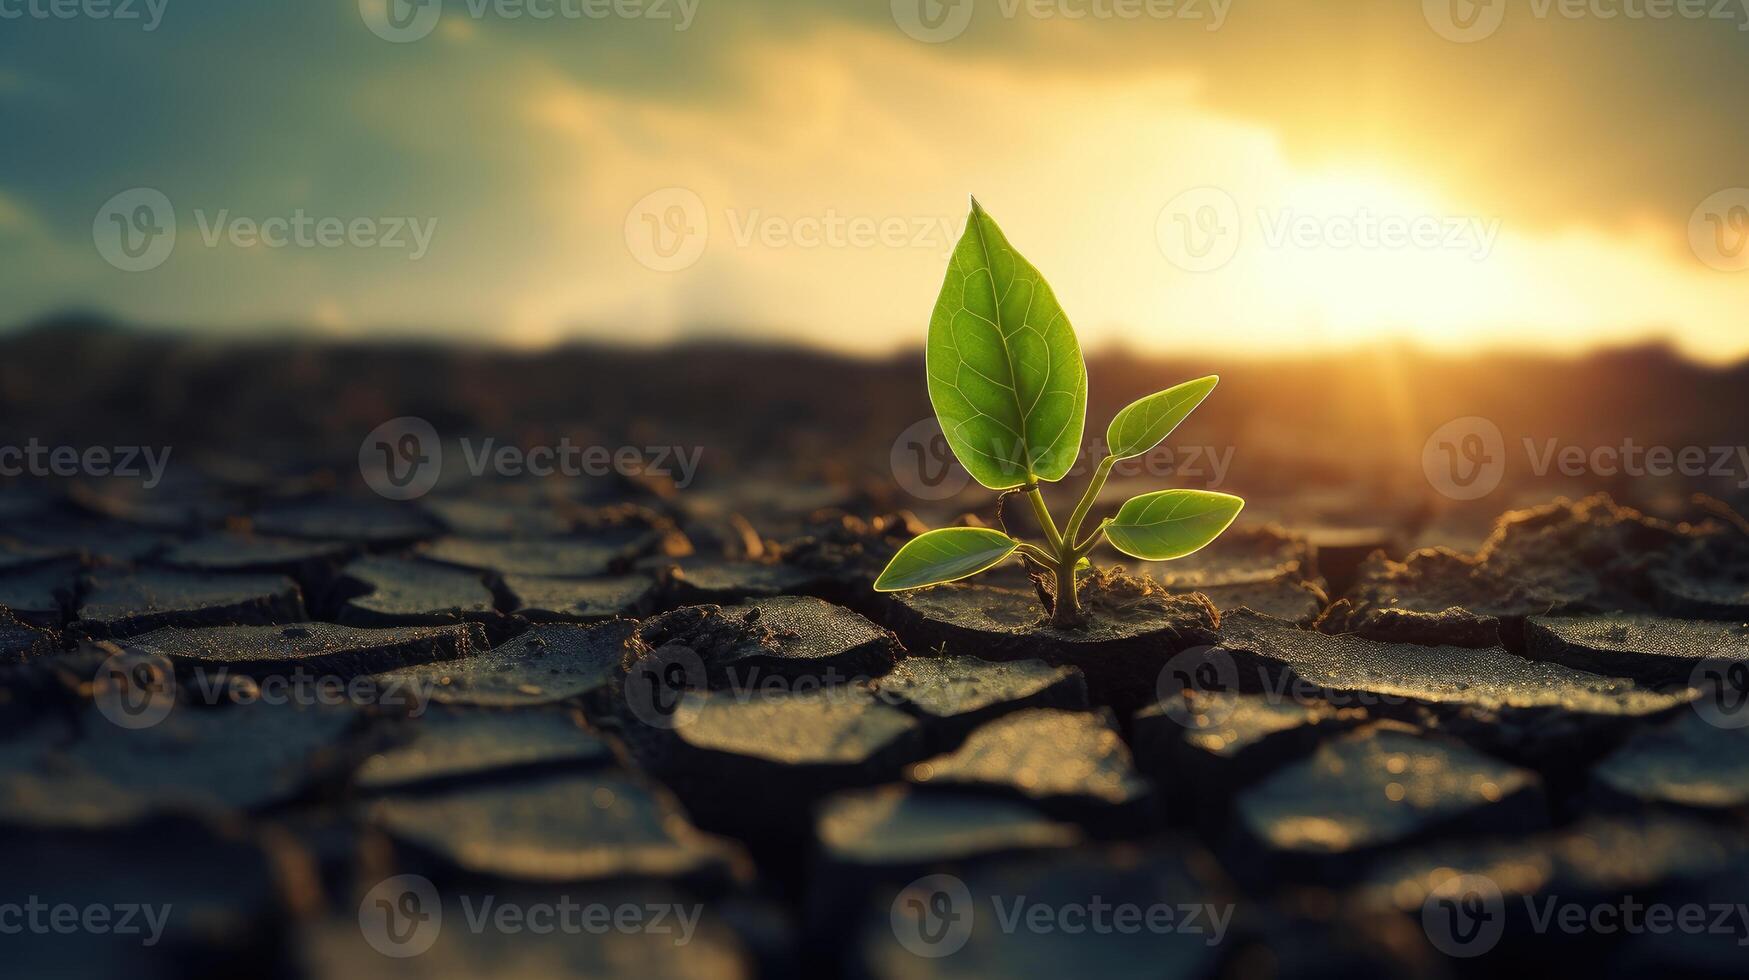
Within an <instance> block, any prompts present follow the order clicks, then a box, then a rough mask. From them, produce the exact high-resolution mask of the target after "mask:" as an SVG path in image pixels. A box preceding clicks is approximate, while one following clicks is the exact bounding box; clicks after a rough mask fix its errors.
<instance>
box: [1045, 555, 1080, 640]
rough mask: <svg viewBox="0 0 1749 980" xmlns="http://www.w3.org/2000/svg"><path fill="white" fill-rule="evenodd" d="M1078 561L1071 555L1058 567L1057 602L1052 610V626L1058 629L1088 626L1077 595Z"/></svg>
mask: <svg viewBox="0 0 1749 980" xmlns="http://www.w3.org/2000/svg"><path fill="white" fill-rule="evenodd" d="M1078 560H1079V559H1078V558H1076V557H1075V556H1074V555H1070V556H1069V557H1068V558H1065V559H1064V560H1063V562H1062V563H1061V564H1059V565H1057V597H1056V599H1057V601H1056V604H1055V606H1054V608H1052V609H1051V625H1052V626H1053V627H1056V628H1057V629H1074V628H1079V627H1081V626H1084V625H1086V620H1084V619H1082V618H1081V605H1080V599H1079V597H1078V596H1076V594H1075V563H1076V562H1077V561H1078Z"/></svg>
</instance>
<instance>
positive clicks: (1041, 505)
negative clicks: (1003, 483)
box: [1026, 486, 1063, 560]
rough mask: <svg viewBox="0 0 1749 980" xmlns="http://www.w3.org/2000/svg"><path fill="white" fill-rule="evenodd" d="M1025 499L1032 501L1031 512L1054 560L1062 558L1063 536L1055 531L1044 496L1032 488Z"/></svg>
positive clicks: (1036, 488)
mask: <svg viewBox="0 0 1749 980" xmlns="http://www.w3.org/2000/svg"><path fill="white" fill-rule="evenodd" d="M1026 499H1028V500H1030V501H1032V512H1033V513H1034V514H1035V515H1037V516H1038V524H1039V527H1040V528H1042V529H1043V530H1044V532H1045V540H1046V541H1048V542H1050V545H1051V555H1052V557H1053V558H1054V559H1057V560H1061V559H1062V557H1063V536H1062V534H1060V533H1058V531H1057V522H1056V521H1053V520H1051V512H1050V510H1049V509H1047V508H1046V507H1045V496H1044V494H1042V493H1039V492H1038V487H1036V486H1034V487H1033V488H1032V489H1031V490H1028V491H1027V492H1026Z"/></svg>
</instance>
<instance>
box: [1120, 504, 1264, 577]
mask: <svg viewBox="0 0 1749 980" xmlns="http://www.w3.org/2000/svg"><path fill="white" fill-rule="evenodd" d="M1244 509H1245V501H1243V500H1240V499H1239V498H1238V497H1235V496H1233V495H1232V494H1227V493H1214V492H1212V491H1209V490H1157V491H1155V492H1153V493H1144V494H1142V495H1141V496H1140V497H1131V498H1130V499H1129V500H1126V501H1124V505H1123V506H1122V507H1119V508H1118V510H1117V517H1115V518H1113V519H1112V521H1111V522H1110V523H1109V524H1107V525H1105V535H1106V537H1108V538H1110V539H1111V543H1112V544H1113V545H1114V546H1115V547H1116V548H1117V550H1119V551H1121V552H1123V553H1124V554H1126V555H1129V556H1130V557H1132V558H1142V559H1146V560H1148V561H1167V560H1169V559H1172V558H1183V557H1184V556H1185V555H1188V554H1191V553H1192V552H1195V551H1198V550H1200V549H1201V548H1202V546H1203V545H1206V544H1208V543H1209V542H1210V541H1213V540H1214V539H1216V538H1218V537H1220V536H1221V532H1222V531H1225V530H1226V529H1227V528H1228V527H1229V526H1231V525H1232V523H1233V519H1234V518H1236V517H1238V516H1239V511H1241V510H1244Z"/></svg>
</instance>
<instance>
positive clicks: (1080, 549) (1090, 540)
mask: <svg viewBox="0 0 1749 980" xmlns="http://www.w3.org/2000/svg"><path fill="white" fill-rule="evenodd" d="M1110 523H1111V518H1109V517H1107V518H1106V519H1105V520H1103V521H1100V522H1099V524H1098V525H1097V526H1096V527H1094V529H1093V530H1091V531H1089V532H1087V537H1086V538H1084V539H1082V541H1081V543H1080V544H1078V545H1076V546H1075V558H1076V559H1077V560H1079V559H1081V558H1085V557H1086V556H1087V555H1089V554H1092V553H1093V549H1094V548H1095V547H1096V546H1098V544H1099V539H1100V538H1103V537H1105V525H1107V524H1110Z"/></svg>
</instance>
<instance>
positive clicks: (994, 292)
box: [875, 198, 1245, 627]
mask: <svg viewBox="0 0 1749 980" xmlns="http://www.w3.org/2000/svg"><path fill="white" fill-rule="evenodd" d="M927 361H928V368H929V401H930V403H931V404H932V405H933V406H934V407H935V416H936V418H937V419H938V420H940V422H941V429H942V432H943V434H944V435H946V436H947V443H948V445H949V446H950V447H951V448H952V449H953V453H954V456H955V457H957V458H958V459H959V461H960V463H961V464H962V465H963V466H965V468H966V470H967V472H969V473H971V475H972V477H973V478H974V479H976V480H977V481H978V482H979V483H981V484H983V485H984V486H986V487H989V488H990V489H991V490H1001V491H1014V492H1021V493H1025V495H1026V497H1027V499H1028V500H1029V501H1030V502H1031V503H1032V510H1033V514H1034V515H1035V516H1036V517H1037V518H1038V523H1039V527H1040V528H1041V529H1043V532H1044V536H1045V543H1044V545H1043V546H1040V545H1036V544H1032V543H1029V542H1025V541H1016V540H1015V539H1014V538H1011V537H1009V536H1008V535H1007V534H1005V533H1003V532H1002V531H997V530H994V529H991V528H983V527H950V528H944V529H942V530H938V531H928V532H926V533H924V534H922V535H919V536H918V537H916V538H914V539H912V540H911V541H910V542H909V543H908V544H906V545H905V546H904V547H903V548H901V549H899V553H898V554H896V555H894V556H893V560H892V561H891V562H889V563H888V564H887V567H886V569H885V570H884V571H882V572H881V574H880V577H879V578H878V579H876V580H875V588H876V589H877V590H879V591H881V592H898V591H902V590H904V589H918V588H922V587H924V586H926V585H939V584H941V583H943V582H952V581H955V580H957V579H962V578H966V577H968V576H971V575H976V574H977V573H979V572H981V571H984V570H986V569H988V568H991V567H993V566H995V565H998V564H1000V563H1001V562H1003V561H1005V560H1007V559H1008V558H1010V557H1014V556H1025V557H1026V558H1029V559H1031V560H1032V561H1033V562H1036V563H1037V564H1038V565H1039V566H1042V567H1043V568H1044V569H1045V570H1046V571H1047V572H1049V573H1050V574H1051V575H1052V576H1054V578H1055V601H1054V603H1053V608H1052V611H1051V621H1050V622H1051V625H1052V626H1055V627H1075V626H1081V625H1083V624H1084V622H1085V620H1084V618H1083V616H1082V614H1081V610H1080V603H1079V601H1078V599H1077V596H1076V591H1075V576H1076V573H1077V572H1078V571H1080V570H1082V569H1085V568H1087V567H1089V566H1088V564H1087V561H1086V559H1087V555H1088V554H1089V553H1090V552H1092V550H1093V549H1094V547H1095V546H1096V545H1098V544H1099V542H1100V540H1101V539H1102V538H1103V539H1106V540H1109V541H1110V542H1111V543H1112V545H1113V546H1114V547H1116V548H1117V550H1119V551H1121V552H1123V553H1124V554H1126V555H1130V556H1132V557H1135V558H1141V559H1145V560H1149V561H1165V560H1168V559H1173V558H1183V557H1184V556H1185V555H1188V554H1191V553H1192V552H1195V551H1197V550H1198V549H1200V548H1202V547H1203V546H1204V545H1206V544H1208V543H1209V542H1210V541H1213V540H1214V539H1215V538H1217V537H1219V536H1220V534H1221V532H1222V531H1225V530H1226V529H1227V528H1228V527H1229V526H1230V525H1231V524H1232V523H1233V519H1234V518H1236V517H1238V516H1239V511H1240V509H1241V508H1243V507H1244V506H1245V502H1244V501H1243V500H1240V499H1239V498H1238V497H1234V496H1232V495H1230V494H1225V493H1212V492H1209V491H1206V490H1159V491H1155V492H1154V493H1145V494H1142V495H1141V496H1139V497H1133V498H1131V499H1130V500H1128V501H1126V502H1125V503H1124V505H1123V506H1122V507H1119V508H1118V511H1117V515H1116V516H1115V517H1107V518H1105V519H1104V520H1101V521H1100V522H1099V523H1098V524H1096V525H1094V527H1093V529H1092V530H1091V531H1089V532H1087V533H1086V534H1085V535H1083V534H1082V533H1081V528H1082V524H1083V523H1084V522H1085V521H1086V520H1087V515H1088V512H1089V511H1091V510H1092V509H1093V504H1094V501H1095V500H1097V499H1098V497H1099V491H1100V490H1101V489H1103V488H1104V486H1105V481H1106V479H1107V478H1108V477H1110V476H1111V468H1112V466H1113V465H1114V464H1116V463H1117V462H1119V461H1121V460H1125V459H1130V458H1132V457H1135V456H1140V455H1142V454H1144V453H1147V452H1149V451H1151V450H1152V449H1153V448H1154V447H1155V446H1158V445H1159V444H1160V443H1161V442H1163V441H1164V440H1165V439H1166V437H1167V436H1168V435H1170V434H1171V433H1172V430H1173V429H1175V428H1177V427H1178V423H1180V422H1182V421H1184V419H1185V416H1187V415H1189V414H1190V413H1191V411H1192V410H1193V409H1195V408H1196V406H1197V405H1199V404H1201V402H1202V400H1203V399H1204V398H1206V397H1208V393H1209V392H1210V391H1212V390H1214V387H1215V383H1216V382H1217V381H1219V380H1220V379H1219V378H1217V377H1214V376H1210V377H1207V378H1198V379H1197V380H1195V381H1186V382H1185V383H1184V384H1181V385H1178V386H1177V387H1173V388H1168V389H1166V390H1165V391H1161V392H1157V393H1155V394H1152V395H1149V396H1148V397H1146V398H1143V399H1141V400H1140V401H1137V402H1134V403H1132V404H1131V405H1130V406H1129V407H1127V408H1125V409H1124V410H1123V411H1121V412H1119V413H1117V416H1116V417H1115V418H1113V419H1112V420H1111V425H1110V427H1109V428H1108V429H1107V430H1106V443H1107V445H1108V447H1109V453H1108V455H1107V456H1106V457H1105V458H1104V459H1102V460H1100V462H1099V467H1098V468H1097V469H1096V470H1094V472H1093V479H1092V481H1091V482H1090V483H1089V484H1088V485H1087V491H1086V492H1085V493H1083V494H1082V495H1081V501H1080V502H1079V503H1077V504H1076V505H1075V509H1074V511H1073V512H1071V513H1070V515H1069V520H1068V523H1066V524H1064V525H1063V526H1062V528H1061V529H1060V530H1059V529H1058V526H1057V523H1056V521H1054V520H1053V519H1052V518H1051V513H1050V510H1049V509H1048V508H1046V507H1045V499H1044V496H1043V495H1042V494H1041V493H1040V492H1039V484H1041V483H1054V482H1056V481H1058V480H1061V479H1062V478H1063V477H1064V476H1066V475H1068V472H1069V469H1070V467H1072V466H1073V465H1074V463H1075V459H1076V457H1077V456H1079V455H1080V450H1081V435H1082V430H1083V429H1084V428H1085V427H1086V423H1087V365H1086V364H1085V363H1084V362H1083V361H1082V359H1081V346H1080V344H1079V343H1077V342H1076V340H1075V331H1074V330H1073V329H1072V328H1071V327H1070V326H1069V320H1068V317H1066V316H1064V315H1063V310H1062V307H1060V306H1058V305H1057V298H1056V296H1054V295H1053V294H1052V293H1051V287H1050V286H1049V285H1048V284H1046V282H1045V280H1044V277H1043V276H1041V275H1039V272H1038V270H1037V269H1035V268H1033V267H1032V264H1031V263H1029V262H1027V261H1026V259H1024V258H1022V257H1021V256H1020V253H1019V252H1017V251H1015V250H1014V247H1013V246H1011V245H1009V244H1008V239H1007V238H1006V237H1004V236H1003V234H1002V229H1000V228H998V227H996V222H995V221H994V220H992V219H991V218H990V216H989V215H988V214H985V213H984V209H983V208H981V207H979V206H978V202H977V200H976V199H975V198H974V199H973V200H972V213H971V215H970V216H969V217H968V218H967V219H966V231H965V234H964V235H962V236H960V240H959V244H958V245H956V246H954V250H953V256H952V258H951V259H950V260H949V262H948V267H947V281H946V282H944V283H942V286H941V296H940V298H938V299H937V300H936V301H935V312H934V313H933V314H931V315H930V318H929V347H928V352H927Z"/></svg>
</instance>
